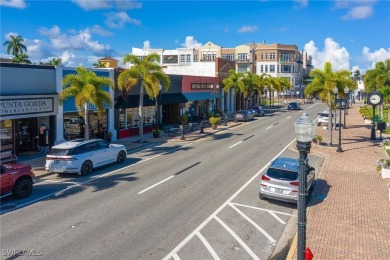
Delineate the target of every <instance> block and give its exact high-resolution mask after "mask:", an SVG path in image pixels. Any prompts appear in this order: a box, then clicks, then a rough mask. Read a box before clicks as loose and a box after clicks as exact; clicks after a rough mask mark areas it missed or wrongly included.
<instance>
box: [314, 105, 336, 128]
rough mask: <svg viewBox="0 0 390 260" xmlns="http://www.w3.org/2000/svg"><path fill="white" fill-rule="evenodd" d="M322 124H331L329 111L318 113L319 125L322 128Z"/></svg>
mask: <svg viewBox="0 0 390 260" xmlns="http://www.w3.org/2000/svg"><path fill="white" fill-rule="evenodd" d="M332 116H333V114H332ZM321 124H329V110H328V109H326V110H324V111H322V112H320V113H318V119H317V125H318V126H320V125H321Z"/></svg>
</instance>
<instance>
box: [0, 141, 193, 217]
mask: <svg viewBox="0 0 390 260" xmlns="http://www.w3.org/2000/svg"><path fill="white" fill-rule="evenodd" d="M193 143H194V142H191V143H188V144H186V145H183V146H180V147H178V148H175V149H172V150H170V151H168V152H165V153H162V154H158V155H156V156H153V157H150V158H147V159H144V160H142V161H139V162H137V163H134V164H131V165H129V166H126V167H123V168H119V169H117V170H115V171H112V172H107V173H105V174H102V175H98V176H95V177H91V179H89V180H86V181H84V182H80V183H77V184H75V185H72V186H68V187H67V188H65V189H62V190H59V191H55V192H52V193H50V194H47V195H45V196H43V197H39V198H36V199H35V200H31V201H28V202H26V203H22V204H19V205H18V206H17V207H15V208H13V209H10V210H4V211H0V215H2V214H4V213H7V212H9V211H13V210H16V209H18V208H22V207H25V206H27V205H30V204H33V203H35V202H38V201H41V200H44V199H46V198H50V197H52V196H54V195H56V194H61V193H64V192H65V191H67V190H70V189H73V188H75V187H78V186H82V185H84V184H86V183H89V182H92V181H94V180H97V179H100V178H103V177H106V176H109V175H111V174H114V173H116V172H119V171H122V170H124V169H127V168H130V167H133V166H134V165H137V164H140V163H144V162H147V161H149V160H151V159H154V158H156V157H159V156H161V155H164V154H168V153H171V152H173V151H177V150H180V149H181V148H183V147H186V146H189V145H191V144H193Z"/></svg>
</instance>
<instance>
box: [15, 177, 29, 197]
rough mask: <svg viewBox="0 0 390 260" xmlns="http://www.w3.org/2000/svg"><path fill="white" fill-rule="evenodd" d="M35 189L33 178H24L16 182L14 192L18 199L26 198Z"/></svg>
mask: <svg viewBox="0 0 390 260" xmlns="http://www.w3.org/2000/svg"><path fill="white" fill-rule="evenodd" d="M32 190H33V183H32V181H31V180H29V179H26V178H23V179H20V180H18V181H17V182H16V183H15V186H14V189H13V191H12V194H13V195H14V196H15V198H17V199H24V198H27V197H28V196H30V195H31V193H32Z"/></svg>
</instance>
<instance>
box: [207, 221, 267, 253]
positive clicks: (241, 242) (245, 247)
mask: <svg viewBox="0 0 390 260" xmlns="http://www.w3.org/2000/svg"><path fill="white" fill-rule="evenodd" d="M214 218H215V219H216V220H217V221H218V222H219V224H221V225H222V226H223V227H224V228H225V229H226V230H227V231H228V232H229V233H230V235H232V237H234V239H236V240H237V242H238V243H240V245H241V246H242V247H243V248H244V249H245V251H247V252H248V253H249V254H250V255H251V257H252V258H253V259H258V260H260V258H258V257H257V255H256V254H255V253H253V251H252V250H251V249H250V248H249V246H247V245H246V244H245V243H244V241H242V240H241V238H240V237H239V236H237V234H236V233H235V232H234V231H233V230H232V229H231V228H229V227H228V226H227V225H226V224H225V223H224V222H223V221H222V220H221V219H219V218H218V217H217V216H215V217H214Z"/></svg>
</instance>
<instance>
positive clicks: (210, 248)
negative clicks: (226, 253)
mask: <svg viewBox="0 0 390 260" xmlns="http://www.w3.org/2000/svg"><path fill="white" fill-rule="evenodd" d="M196 235H197V236H198V237H199V239H200V241H202V242H203V244H204V245H205V246H206V248H207V250H209V252H210V254H211V255H212V257H213V258H214V259H215V260H220V259H221V258H219V256H218V255H217V253H216V252H215V251H214V249H213V248H212V247H211V245H210V243H209V242H208V241H207V240H206V238H205V237H204V236H203V235H202V234H201V233H200V232H199V231H198V232H196Z"/></svg>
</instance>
